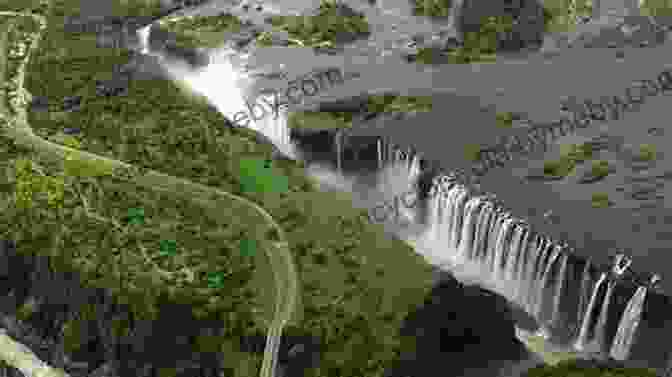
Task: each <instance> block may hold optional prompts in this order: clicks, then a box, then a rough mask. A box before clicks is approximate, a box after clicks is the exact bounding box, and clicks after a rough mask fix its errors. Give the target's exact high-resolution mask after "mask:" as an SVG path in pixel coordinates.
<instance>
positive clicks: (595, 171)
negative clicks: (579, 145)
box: [590, 160, 611, 178]
mask: <svg viewBox="0 0 672 377" xmlns="http://www.w3.org/2000/svg"><path fill="white" fill-rule="evenodd" d="M590 173H591V175H592V176H593V177H595V178H604V177H606V176H607V175H609V173H611V167H610V166H609V162H608V161H604V160H598V161H593V164H592V166H591V170H590Z"/></svg>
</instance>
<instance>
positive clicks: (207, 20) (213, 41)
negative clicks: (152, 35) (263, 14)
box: [159, 13, 243, 48]
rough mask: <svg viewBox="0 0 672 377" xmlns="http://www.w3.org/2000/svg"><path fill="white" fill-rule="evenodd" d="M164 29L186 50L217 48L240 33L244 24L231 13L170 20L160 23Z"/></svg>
mask: <svg viewBox="0 0 672 377" xmlns="http://www.w3.org/2000/svg"><path fill="white" fill-rule="evenodd" d="M159 25H160V27H161V28H162V29H164V30H167V31H169V32H172V33H174V34H175V36H176V39H177V45H178V46H180V47H185V48H195V47H207V48H215V47H218V46H220V45H221V44H222V43H224V42H225V41H226V39H227V36H228V35H230V34H231V33H236V32H239V31H240V30H241V29H242V27H243V23H242V22H241V21H240V19H238V18H237V17H236V16H234V15H232V14H230V13H220V14H219V15H217V16H199V15H197V16H190V17H179V18H170V19H166V20H165V21H164V20H162V21H160V22H159Z"/></svg>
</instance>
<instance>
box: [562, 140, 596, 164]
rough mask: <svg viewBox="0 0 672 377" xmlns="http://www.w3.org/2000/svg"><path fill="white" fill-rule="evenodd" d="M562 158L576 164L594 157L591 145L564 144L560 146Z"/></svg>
mask: <svg viewBox="0 0 672 377" xmlns="http://www.w3.org/2000/svg"><path fill="white" fill-rule="evenodd" d="M560 154H561V156H562V157H561V158H564V159H568V160H571V161H572V162H574V163H579V162H584V161H586V160H589V159H591V158H592V157H593V147H592V145H591V144H587V143H584V144H563V145H561V146H560Z"/></svg>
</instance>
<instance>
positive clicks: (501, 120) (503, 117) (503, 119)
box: [497, 111, 513, 128]
mask: <svg viewBox="0 0 672 377" xmlns="http://www.w3.org/2000/svg"><path fill="white" fill-rule="evenodd" d="M497 127H499V128H511V127H513V114H511V113H510V112H508V111H507V112H503V113H497Z"/></svg>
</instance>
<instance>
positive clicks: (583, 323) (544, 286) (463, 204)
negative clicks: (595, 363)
mask: <svg viewBox="0 0 672 377" xmlns="http://www.w3.org/2000/svg"><path fill="white" fill-rule="evenodd" d="M381 149H383V148H381ZM446 178H448V179H446ZM429 198H430V199H429V203H428V208H429V216H428V218H427V228H426V230H425V232H424V233H423V234H422V235H421V236H420V237H418V239H417V240H414V242H415V244H416V245H420V246H419V248H420V249H422V250H432V252H431V254H432V257H433V258H434V259H435V260H436V259H440V260H441V261H442V264H443V265H446V266H451V267H452V268H453V269H455V270H458V269H457V267H459V274H458V273H456V276H458V278H460V279H461V280H464V281H469V282H477V283H478V284H481V285H482V286H485V287H488V288H489V289H492V290H493V291H495V292H497V293H499V294H501V295H503V296H505V297H507V298H508V299H509V300H510V301H512V302H514V303H516V304H517V305H519V306H520V307H521V308H523V309H524V310H525V311H526V312H528V313H529V314H530V315H531V316H533V317H534V318H536V320H537V321H538V323H539V325H540V328H539V331H538V333H537V335H540V336H542V337H550V336H552V335H553V332H554V331H564V333H563V334H562V336H559V337H558V338H562V339H564V338H570V339H571V340H572V341H573V342H572V343H573V346H574V348H575V349H576V350H578V351H586V346H587V345H588V344H591V345H596V346H598V347H599V349H600V350H608V349H609V348H610V344H606V341H607V340H608V339H609V337H610V336H613V335H614V334H613V333H609V331H610V330H609V328H610V327H609V326H608V323H613V320H612V318H611V317H612V316H614V315H622V316H623V317H622V318H620V320H621V321H625V322H624V323H626V324H627V325H626V324H623V325H621V326H620V327H621V328H622V329H620V330H619V331H620V335H618V336H616V338H614V339H615V340H614V342H618V343H622V344H629V343H628V342H632V337H633V336H634V330H632V331H630V330H628V329H629V328H630V327H631V326H633V321H635V320H634V319H632V318H630V317H632V316H636V315H637V313H636V312H637V310H638V309H636V305H640V306H641V302H640V303H639V304H638V301H641V300H643V299H642V298H641V297H639V296H641V295H643V294H644V293H642V290H641V289H640V290H639V292H640V293H639V294H636V295H635V296H634V297H633V298H632V299H631V303H630V309H627V310H625V312H624V313H622V314H621V313H618V314H616V312H615V311H614V310H612V307H614V305H612V304H613V302H612V301H614V300H613V299H612V297H613V296H614V295H615V293H614V292H615V288H614V287H615V286H616V284H617V282H616V281H615V280H614V279H620V277H621V275H623V274H624V273H625V271H626V270H627V268H628V266H629V264H630V263H631V261H630V260H629V259H627V258H625V257H623V256H622V255H619V257H618V259H617V263H616V265H614V267H613V269H612V273H611V274H608V273H606V272H605V273H601V274H600V275H599V278H597V279H596V280H595V278H594V276H595V277H597V275H594V273H595V270H596V269H595V268H594V266H593V265H592V264H591V263H590V262H589V261H586V262H582V263H580V262H579V260H578V259H576V258H574V259H570V256H569V254H568V247H567V246H566V245H562V246H558V245H557V244H556V243H554V242H552V241H551V240H549V239H547V238H545V237H543V236H540V235H538V234H536V233H534V232H533V231H531V230H530V228H529V226H528V225H527V224H526V223H524V222H522V221H519V220H516V219H514V218H513V216H512V215H511V214H510V213H508V212H506V211H504V210H503V209H501V208H500V207H499V206H497V205H496V204H493V202H492V201H490V200H488V198H487V197H486V196H472V197H470V193H469V191H468V190H467V188H466V187H465V186H463V185H461V184H458V183H457V182H456V180H455V179H454V176H453V177H443V178H441V177H437V178H435V180H434V185H433V187H432V188H431V191H430V195H429ZM414 246H415V245H414ZM623 261H625V263H622V262H623ZM577 263H578V264H577ZM597 272H599V270H598V271H597ZM460 274H462V275H460ZM468 274H472V276H466V275H468ZM463 275H464V276H463ZM570 275H571V276H570ZM570 305H571V306H570ZM567 310H570V311H572V312H571V313H568V312H567ZM640 310H641V308H640ZM614 320H615V319H614ZM635 326H636V325H635ZM566 333H569V334H566ZM558 335H561V334H558ZM619 337H620V338H619ZM591 349H592V347H591ZM619 352H621V351H619Z"/></svg>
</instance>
